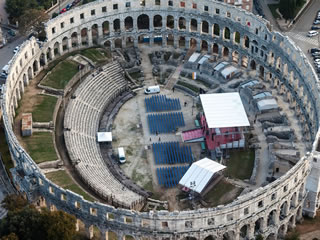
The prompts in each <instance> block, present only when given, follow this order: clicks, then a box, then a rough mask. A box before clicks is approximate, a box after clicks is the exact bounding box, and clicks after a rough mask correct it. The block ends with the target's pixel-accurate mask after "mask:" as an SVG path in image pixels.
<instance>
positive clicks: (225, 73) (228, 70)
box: [221, 66, 238, 78]
mask: <svg viewBox="0 0 320 240" xmlns="http://www.w3.org/2000/svg"><path fill="white" fill-rule="evenodd" d="M237 70H238V69H237V68H235V67H234V66H229V67H226V68H225V69H223V70H222V71H221V75H222V76H223V77H224V78H227V76H229V75H230V74H231V73H233V72H236V71H237Z"/></svg>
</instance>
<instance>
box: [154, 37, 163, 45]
mask: <svg viewBox="0 0 320 240" xmlns="http://www.w3.org/2000/svg"><path fill="white" fill-rule="evenodd" d="M162 40H163V39H162V35H155V36H154V37H153V43H154V44H155V45H159V46H162Z"/></svg>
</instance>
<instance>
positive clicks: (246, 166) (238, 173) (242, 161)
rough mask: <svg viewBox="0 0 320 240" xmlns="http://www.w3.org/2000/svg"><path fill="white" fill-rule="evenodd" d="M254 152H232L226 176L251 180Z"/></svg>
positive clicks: (250, 150)
mask: <svg viewBox="0 0 320 240" xmlns="http://www.w3.org/2000/svg"><path fill="white" fill-rule="evenodd" d="M254 156H255V155H254V150H252V149H249V150H245V151H242V150H241V151H239V150H232V151H230V159H228V160H227V169H226V171H225V175H226V176H228V177H231V178H237V179H242V180H243V179H249V178H250V177H251V174H252V169H253V166H254Z"/></svg>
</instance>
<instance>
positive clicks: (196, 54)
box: [189, 52, 200, 62]
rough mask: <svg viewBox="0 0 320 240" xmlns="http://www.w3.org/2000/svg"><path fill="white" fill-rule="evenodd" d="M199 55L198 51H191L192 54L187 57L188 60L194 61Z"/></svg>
mask: <svg viewBox="0 0 320 240" xmlns="http://www.w3.org/2000/svg"><path fill="white" fill-rule="evenodd" d="M199 56H200V53H196V52H195V53H193V54H192V55H191V57H190V58H189V62H195V61H197V59H198V57H199Z"/></svg>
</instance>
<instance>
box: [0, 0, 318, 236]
mask: <svg viewBox="0 0 320 240" xmlns="http://www.w3.org/2000/svg"><path fill="white" fill-rule="evenodd" d="M156 2H157V3H158V2H160V5H155V2H154V1H148V0H147V1H146V2H145V6H141V5H140V1H136V0H134V1H128V2H123V1H102V0H100V1H96V2H93V3H92V4H87V5H83V6H81V7H79V8H75V9H73V10H71V11H69V12H67V13H64V14H62V15H60V16H59V17H57V18H55V19H52V20H50V21H49V22H48V23H47V26H46V31H47V35H48V41H46V42H44V43H37V42H36V40H35V39H34V38H32V39H30V40H27V41H26V42H24V43H23V44H22V46H21V49H20V51H19V53H18V54H16V55H15V56H14V58H13V59H12V62H11V65H10V70H9V71H10V73H9V76H8V78H7V83H6V86H5V88H4V95H3V99H2V102H1V106H2V111H3V119H4V124H5V128H6V137H7V140H8V143H9V148H10V152H11V154H12V156H13V159H14V160H15V168H14V169H12V175H13V177H14V183H15V184H16V186H18V188H19V190H20V191H21V192H22V193H24V194H25V195H26V196H27V197H28V198H29V199H30V200H31V201H33V200H38V201H39V204H44V205H46V206H48V207H50V208H51V209H55V208H57V209H62V210H65V211H66V212H69V213H71V214H74V215H75V216H76V217H77V218H78V219H80V220H81V221H83V222H84V223H85V225H86V226H87V228H88V229H89V230H92V228H91V226H93V225H94V226H97V227H98V228H99V229H100V231H101V232H102V233H103V237H104V239H106V238H105V233H106V232H108V231H114V232H116V233H118V236H119V239H121V238H122V237H123V236H124V235H126V234H127V235H132V236H134V237H135V238H136V239H142V237H146V238H149V239H162V238H168V239H183V238H185V237H187V236H188V237H195V238H196V239H205V238H206V237H207V236H213V237H216V238H218V239H222V238H223V237H229V239H240V238H243V237H248V238H249V239H252V238H254V235H257V234H260V233H261V234H262V235H264V236H265V237H267V236H269V237H271V238H272V237H274V238H276V237H281V236H283V235H284V234H285V233H286V232H287V229H288V228H290V227H294V226H295V223H296V221H299V220H300V218H301V216H302V210H303V208H304V210H305V212H306V213H308V214H309V215H311V216H312V214H314V213H315V211H316V209H317V207H318V206H317V203H319V196H318V192H319V190H318V189H316V188H310V187H308V186H309V185H310V184H308V183H307V178H308V176H312V181H313V182H317V181H319V171H313V170H314V169H315V168H314V169H313V170H312V171H311V164H312V165H313V166H317V165H315V164H314V158H318V154H319V153H318V152H317V150H318V149H317V143H316V142H317V139H318V135H319V133H318V135H317V131H318V126H319V117H318V112H319V109H320V108H319V106H320V105H319V86H318V80H317V78H316V75H315V72H314V70H313V69H312V67H311V65H310V63H309V62H308V60H307V59H306V57H305V56H304V55H303V53H302V52H301V51H300V49H298V48H297V47H296V46H295V45H294V44H293V43H292V42H291V40H290V39H288V38H287V37H284V36H283V35H281V34H280V33H277V32H272V31H271V27H270V26H269V23H268V22H266V21H265V20H263V19H261V18H259V17H256V16H254V15H252V14H250V13H248V12H245V11H242V10H239V9H237V8H234V7H231V6H228V5H225V4H223V3H218V2H214V1H208V0H200V1H197V4H196V9H195V8H193V7H195V6H194V5H192V3H193V2H192V1H190V0H188V1H184V4H185V7H182V3H181V2H179V1H172V2H171V1H156ZM169 2H171V3H172V6H168V3H169ZM127 3H130V7H128V6H129V5H128V4H127ZM104 7H106V12H104V11H103V10H104ZM115 8H117V9H115ZM142 13H143V14H145V15H146V16H143V17H144V19H149V23H150V24H149V28H148V29H139V28H140V27H141V26H140V27H139V20H138V19H139V18H140V19H141V17H142V16H141V14H142ZM82 14H83V15H82ZM156 15H160V16H161V17H162V27H155V26H154V21H153V19H154V17H156ZM127 17H131V18H132V27H130V26H131V25H130V24H125V23H128V21H129V20H128V19H130V18H127ZM146 17H147V18H146ZM157 18H158V19H159V17H157ZM172 18H173V28H170V27H167V25H168V26H170V23H168V24H167V22H170V21H167V19H172ZM71 19H73V20H71ZM126 19H127V21H126ZM179 20H180V23H183V22H185V26H186V29H184V28H183V27H181V24H179ZM71 22H72V23H71ZM104 22H109V31H107V28H104V27H103V23H104ZM195 22H196V24H194V23H195ZM118 23H120V28H119V29H118V28H117V27H116V29H114V28H115V26H117V25H118ZM182 25H183V24H182ZM191 25H193V27H191ZM217 25H218V26H219V29H217ZM104 26H106V24H105V25H104ZM126 26H127V27H126ZM206 26H208V28H206ZM229 33H230V34H229ZM143 35H145V36H149V37H150V43H149V44H150V45H152V44H154V41H153V39H154V37H155V36H159V35H161V36H162V45H163V46H166V45H167V44H169V41H167V38H168V39H173V47H185V48H189V47H196V48H197V50H203V51H204V50H207V51H208V52H210V53H212V54H216V55H219V56H222V57H224V58H225V59H227V60H230V61H237V62H238V63H239V65H242V63H243V62H247V63H248V68H250V69H256V70H257V77H260V78H261V79H263V80H264V81H270V82H271V83H272V85H273V87H275V88H277V89H278V91H279V93H281V94H285V96H287V97H288V103H289V104H290V106H292V107H294V108H295V109H296V113H297V116H298V118H299V120H300V123H301V125H302V126H305V127H304V135H305V140H306V141H315V144H314V145H313V149H312V152H311V153H308V154H306V156H304V157H302V158H301V159H300V161H299V162H298V163H297V164H296V165H295V166H294V167H293V168H292V169H290V170H289V172H288V173H287V174H286V175H284V176H282V177H281V178H279V179H278V180H276V181H275V182H273V183H271V184H269V185H267V186H265V187H263V188H259V189H257V190H255V191H253V192H250V193H248V194H246V195H244V196H241V197H239V198H238V199H237V200H235V201H234V202H232V203H230V204H228V205H225V206H218V207H216V208H213V209H199V210H196V211H181V212H178V211H175V212H167V211H159V212H147V213H140V212H135V211H130V210H124V209H115V208H114V207H112V206H108V205H104V204H101V203H97V202H94V203H92V202H88V201H86V200H84V199H83V198H82V197H81V196H78V195H77V194H75V193H72V192H70V191H68V190H65V189H62V188H60V187H59V186H56V185H55V184H53V183H52V182H50V181H49V180H48V179H46V178H45V176H44V175H43V174H42V173H41V172H40V169H39V168H38V167H37V165H36V164H35V163H34V162H33V160H32V159H31V158H30V156H29V155H28V154H27V153H26V152H25V151H24V149H23V148H22V147H21V146H20V144H19V142H18V140H17V138H16V137H15V135H14V133H13V130H12V123H13V117H14V114H15V108H16V107H17V104H18V100H19V99H20V98H21V95H22V94H23V91H24V86H26V85H28V83H29V81H31V80H32V78H33V77H34V76H35V75H36V74H38V72H39V71H40V70H41V69H42V68H43V67H45V66H46V65H47V64H48V62H50V61H52V60H53V59H55V58H57V57H59V56H60V55H63V54H65V53H67V52H70V51H73V50H77V49H80V48H87V47H89V46H93V45H95V44H101V45H105V46H106V47H110V48H114V47H125V46H126V45H127V44H128V43H132V41H133V44H134V45H135V46H138V42H139V40H140V41H141V39H142V36H143ZM238 35H240V38H238ZM229 36H230V37H229ZM128 39H129V40H130V41H129V40H128ZM238 39H239V41H238ZM183 42H184V44H185V46H184V45H183ZM206 46H207V47H206ZM319 161H320V160H319ZM18 170H19V172H18ZM310 171H311V175H310ZM309 179H310V177H309ZM306 185H307V186H306ZM306 190H308V191H306ZM307 194H308V195H307ZM307 196H308V200H307V201H306V203H307V204H305V205H304V203H305V198H306V197H307ZM308 201H309V202H310V203H309V202H308Z"/></svg>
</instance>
